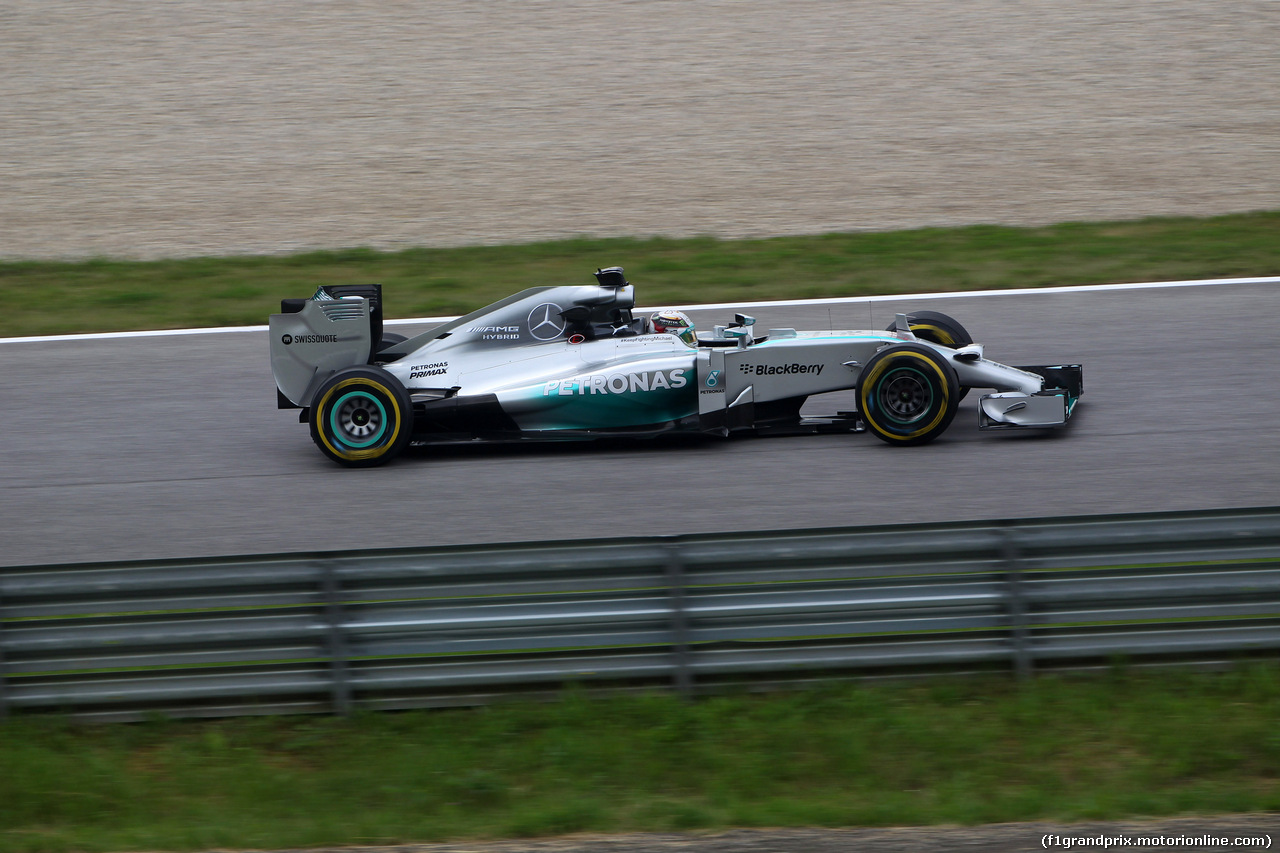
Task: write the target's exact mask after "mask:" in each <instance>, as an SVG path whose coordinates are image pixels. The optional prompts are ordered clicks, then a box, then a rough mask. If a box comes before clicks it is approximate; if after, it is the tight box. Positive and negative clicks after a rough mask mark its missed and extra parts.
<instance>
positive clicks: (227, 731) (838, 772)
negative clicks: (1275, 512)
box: [0, 665, 1280, 853]
mask: <svg viewBox="0 0 1280 853" xmlns="http://www.w3.org/2000/svg"><path fill="white" fill-rule="evenodd" d="M1277 719H1280V668H1277V667H1275V666H1271V665H1267V666H1264V665H1255V666H1251V667H1245V668H1241V669H1238V670H1236V671H1233V672H1229V673H1222V674H1203V673H1200V674H1197V673H1190V672H1181V671H1178V672H1164V673H1159V674H1156V673H1138V672H1131V671H1130V672H1127V671H1125V670H1123V669H1121V668H1117V669H1114V670H1112V671H1111V672H1110V673H1109V674H1103V675H1096V676H1090V677H1065V676H1041V677H1039V678H1037V679H1035V680H1034V681H1032V682H1030V683H1028V684H1026V685H1023V686H1019V685H1017V684H1016V683H1014V682H1013V680H1012V679H1007V678H997V677H989V678H975V679H952V680H937V681H933V682H929V683H924V684H902V683H896V684H895V683H882V684H862V685H832V686H828V687H825V688H821V689H811V690H805V691H800V692H794V693H779V694H771V695H737V696H718V697H713V698H707V699H703V700H700V701H697V702H694V703H687V704H686V703H682V702H680V701H679V700H678V699H675V698H673V697H671V696H668V695H651V696H640V697H624V698H611V699H591V698H588V697H585V696H582V695H580V694H576V693H573V692H570V693H569V694H567V695H566V696H565V698H564V699H563V700H562V701H559V702H556V703H550V704H532V703H513V704H507V705H497V706H490V707H484V708H475V709H454V710H438V711H421V712H400V713H382V714H362V715H358V716H356V717H354V718H351V719H340V718H333V717H317V718H305V717H280V718H242V719H231V720H221V721H185V722H179V721H165V720H159V719H157V720H154V721H151V722H148V723H143V724H135V725H76V724H74V723H71V722H69V721H67V720H65V719H62V718H58V717H35V716H18V717H16V718H11V719H10V720H9V721H8V722H6V723H4V724H0V767H2V768H3V769H4V772H3V773H0V851H6V853H7V852H8V851H14V853H35V851H72V850H77V851H110V850H202V849H204V850H207V849H214V848H226V849H255V848H257V849H261V848H275V849H281V848H299V847H309V846H315V847H319V846H336V845H371V844H379V845H384V844H387V845H389V844H397V843H402V842H410V841H433V840H434V841H439V840H449V839H476V838H501V837H518V836H540V835H553V834H561V833H569V832H579V831H591V832H618V831H644V830H648V831H667V830H696V829H718V828H724V827H733V826H738V827H742V826H746V827H751V826H800V825H803V826H886V825H925V824H938V823H959V824H978V823H990V822H1001V821H1025V820H1059V821H1073V820H1086V819H1088V820H1112V819H1123V818H1129V817H1141V816H1167V815H1178V814H1191V813H1230V812H1250V811H1264V810H1277V809H1280V779H1278V777H1277V774H1278V773H1280V734H1277V727H1276V721H1277Z"/></svg>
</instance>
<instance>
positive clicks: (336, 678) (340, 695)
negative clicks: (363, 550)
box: [320, 560, 351, 717]
mask: <svg viewBox="0 0 1280 853" xmlns="http://www.w3.org/2000/svg"><path fill="white" fill-rule="evenodd" d="M320 582H321V584H322V586H323V588H324V615H325V622H326V623H327V624H328V628H329V634H328V647H329V685H330V686H329V692H330V695H331V696H332V699H333V711H334V713H335V714H338V715H339V716H343V717H345V716H348V715H349V714H350V713H351V680H350V674H349V672H348V667H347V657H348V654H347V639H346V637H345V636H344V634H343V633H342V624H343V612H342V597H341V595H340V594H339V593H340V591H341V584H340V582H339V580H338V569H337V566H335V565H334V562H333V561H332V560H324V561H323V562H322V563H321V564H320Z"/></svg>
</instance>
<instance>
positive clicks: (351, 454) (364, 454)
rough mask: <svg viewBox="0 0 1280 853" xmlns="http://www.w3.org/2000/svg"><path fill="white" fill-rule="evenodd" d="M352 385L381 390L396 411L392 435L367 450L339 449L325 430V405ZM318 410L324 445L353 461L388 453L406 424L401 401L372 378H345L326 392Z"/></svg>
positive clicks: (337, 454)
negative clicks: (401, 411)
mask: <svg viewBox="0 0 1280 853" xmlns="http://www.w3.org/2000/svg"><path fill="white" fill-rule="evenodd" d="M352 385H367V386H369V387H370V388H372V389H374V390H375V391H377V392H379V393H380V394H382V395H383V396H384V397H386V398H387V401H388V402H389V403H391V409H392V411H394V412H395V420H396V423H395V429H394V430H393V431H392V433H391V436H390V437H389V438H388V439H387V440H386V441H384V442H383V443H382V444H380V445H378V446H377V447H370V448H368V449H367V450H339V449H338V448H336V447H334V446H333V442H331V441H329V435H328V433H327V432H326V431H325V427H324V424H325V407H326V406H328V405H329V401H330V400H332V399H333V395H334V394H336V393H337V392H339V391H341V390H342V389H343V388H347V387H350V386H352ZM316 412H317V417H318V419H319V427H318V431H319V433H320V440H321V441H323V442H324V446H325V447H327V448H329V449H330V450H331V451H333V453H334V455H335V456H341V457H342V458H343V459H350V460H352V461H355V460H360V459H376V458H377V457H379V456H381V455H382V454H384V453H386V452H387V449H388V448H390V447H391V446H392V445H394V444H395V443H396V439H397V438H399V436H400V430H401V429H402V428H403V424H404V419H403V418H402V417H401V415H400V403H399V402H398V401H397V400H396V395H395V394H393V393H392V392H391V389H389V388H386V387H384V386H383V385H381V384H380V383H378V382H375V381H373V380H372V379H367V378H363V377H361V378H357V379H344V380H342V381H341V382H339V383H338V384H337V385H334V386H333V387H332V388H330V389H329V390H328V391H326V392H325V395H324V396H323V397H322V398H320V405H319V406H318V407H317V409H316Z"/></svg>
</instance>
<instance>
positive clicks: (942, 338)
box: [910, 323, 956, 347]
mask: <svg viewBox="0 0 1280 853" xmlns="http://www.w3.org/2000/svg"><path fill="white" fill-rule="evenodd" d="M910 325H911V333H912V334H913V335H914V334H916V329H920V330H922V331H926V332H933V333H934V334H935V335H937V336H938V343H940V344H943V345H944V346H949V347H953V346H955V345H956V339H955V338H953V337H951V333H950V332H948V331H947V330H946V329H944V328H942V327H941V326H931V325H929V324H928V323H912V324H910Z"/></svg>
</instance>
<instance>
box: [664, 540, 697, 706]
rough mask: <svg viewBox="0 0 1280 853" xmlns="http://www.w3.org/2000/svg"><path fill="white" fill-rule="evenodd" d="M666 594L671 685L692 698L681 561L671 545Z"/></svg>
mask: <svg viewBox="0 0 1280 853" xmlns="http://www.w3.org/2000/svg"><path fill="white" fill-rule="evenodd" d="M666 550H667V593H668V595H669V597H670V600H671V654H672V658H673V661H672V663H673V664H674V670H673V672H672V683H673V684H674V685H675V688H676V692H677V693H679V694H680V697H681V698H682V699H692V698H693V673H692V672H691V671H690V668H689V614H688V611H687V610H686V594H685V576H684V561H683V560H682V559H680V550H679V548H678V547H677V546H676V545H674V544H668V545H667V549H666Z"/></svg>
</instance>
